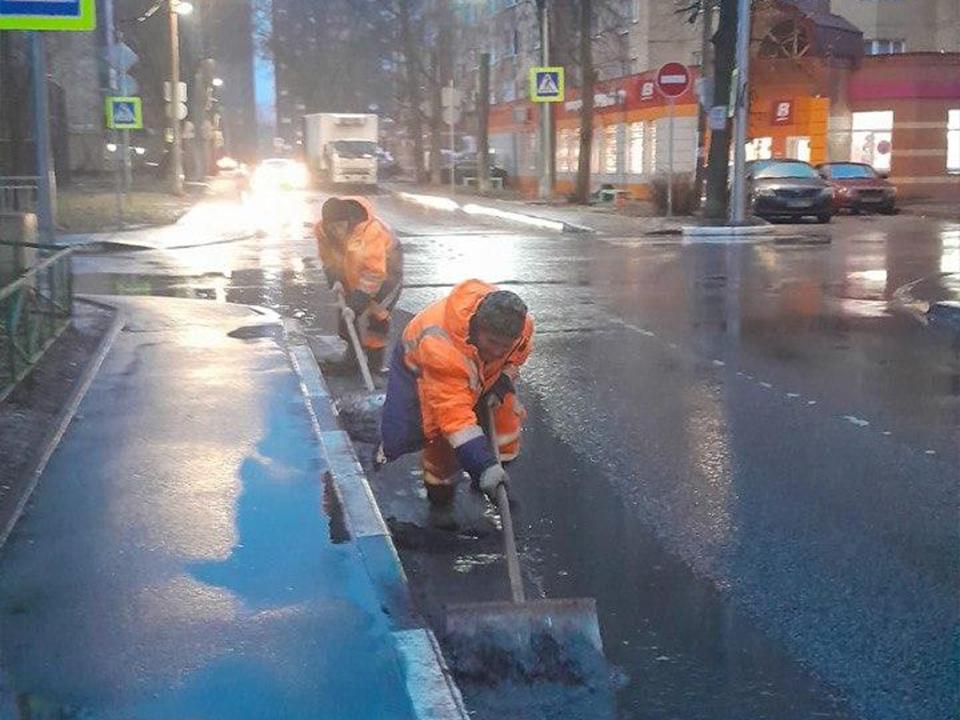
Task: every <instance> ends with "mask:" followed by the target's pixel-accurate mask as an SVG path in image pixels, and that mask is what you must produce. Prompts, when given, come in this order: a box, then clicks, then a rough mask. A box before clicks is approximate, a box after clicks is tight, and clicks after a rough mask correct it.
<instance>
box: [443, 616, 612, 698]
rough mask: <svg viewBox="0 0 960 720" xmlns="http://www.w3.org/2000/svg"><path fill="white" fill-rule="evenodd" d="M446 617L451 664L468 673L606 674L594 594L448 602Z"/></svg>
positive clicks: (563, 678) (505, 676)
mask: <svg viewBox="0 0 960 720" xmlns="http://www.w3.org/2000/svg"><path fill="white" fill-rule="evenodd" d="M446 619H447V623H446V630H447V635H446V638H447V641H448V644H449V646H450V647H451V656H452V660H451V663H452V665H453V666H454V669H455V670H456V671H457V672H458V673H459V674H460V675H462V676H464V677H466V678H469V679H472V680H479V681H482V682H484V683H494V682H502V681H505V680H521V681H535V680H548V681H554V682H563V683H568V684H591V682H592V681H594V680H596V679H598V678H603V677H605V676H606V663H605V662H604V660H603V642H602V640H601V638H600V624H599V622H598V621H597V608H596V603H595V601H594V600H593V599H592V598H574V599H564V600H531V601H528V602H523V603H513V602H487V603H469V604H459V605H450V606H448V607H447V618H446Z"/></svg>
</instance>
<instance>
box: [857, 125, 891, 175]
mask: <svg viewBox="0 0 960 720" xmlns="http://www.w3.org/2000/svg"><path fill="white" fill-rule="evenodd" d="M892 150H893V110H873V111H869V112H855V113H853V135H852V137H851V143H850V160H851V161H852V162H861V163H866V164H867V165H872V166H873V168H874V169H876V170H889V169H890V155H891V152H892Z"/></svg>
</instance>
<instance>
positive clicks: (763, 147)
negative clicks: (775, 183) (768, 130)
mask: <svg viewBox="0 0 960 720" xmlns="http://www.w3.org/2000/svg"><path fill="white" fill-rule="evenodd" d="M771 157H773V138H771V137H758V138H754V139H753V140H751V141H750V142H748V143H747V146H746V159H747V160H768V159H769V158H771Z"/></svg>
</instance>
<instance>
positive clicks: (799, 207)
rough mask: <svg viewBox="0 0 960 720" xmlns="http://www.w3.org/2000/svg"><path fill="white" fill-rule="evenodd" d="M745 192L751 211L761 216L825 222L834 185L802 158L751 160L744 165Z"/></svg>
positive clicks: (827, 217)
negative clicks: (807, 217) (813, 218)
mask: <svg viewBox="0 0 960 720" xmlns="http://www.w3.org/2000/svg"><path fill="white" fill-rule="evenodd" d="M746 177H747V192H748V197H749V198H750V207H751V209H752V211H753V214H754V215H758V216H760V217H764V218H773V217H792V218H801V217H806V216H811V217H815V218H816V219H817V221H818V222H822V223H828V222H830V218H831V217H832V216H833V188H832V187H830V184H829V183H828V182H827V181H826V180H824V179H823V178H822V177H820V174H819V173H818V172H817V170H816V168H814V167H813V166H812V165H811V164H810V163H806V162H803V161H802V160H751V161H750V162H748V163H747V166H746Z"/></svg>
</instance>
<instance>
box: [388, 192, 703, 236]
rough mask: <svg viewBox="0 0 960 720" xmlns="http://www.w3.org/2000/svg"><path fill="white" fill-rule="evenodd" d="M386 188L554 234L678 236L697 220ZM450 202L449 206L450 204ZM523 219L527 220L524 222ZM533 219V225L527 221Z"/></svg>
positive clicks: (412, 199) (425, 202)
mask: <svg viewBox="0 0 960 720" xmlns="http://www.w3.org/2000/svg"><path fill="white" fill-rule="evenodd" d="M385 187H386V189H387V190H388V191H389V192H391V193H393V194H394V195H395V196H396V197H399V198H400V199H402V200H406V201H409V202H413V203H417V204H420V205H424V206H426V207H435V208H437V209H440V210H443V209H446V210H448V211H451V212H463V213H466V214H468V215H486V216H491V217H500V218H501V219H503V220H504V221H506V222H511V223H514V224H529V225H531V226H536V225H537V223H536V222H535V221H537V220H540V221H546V222H547V223H552V224H554V225H555V227H552V228H551V227H549V226H545V229H553V230H555V231H557V232H573V233H576V232H596V233H601V234H603V235H609V236H614V237H618V236H622V237H636V236H640V235H648V236H654V237H655V236H658V235H680V233H681V228H682V227H683V226H684V225H691V224H697V223H698V222H699V219H698V218H691V217H675V218H666V217H633V216H630V215H621V214H620V213H618V212H616V210H615V209H613V208H608V207H588V206H583V205H569V204H557V205H555V204H547V203H542V202H533V201H525V200H503V199H499V198H491V197H486V196H482V195H476V194H472V193H470V192H469V190H468V189H466V188H464V191H463V192H459V191H458V192H457V193H456V194H455V195H454V194H452V193H451V192H450V189H449V188H438V187H434V186H418V185H402V184H396V183H393V184H387V185H386V186H385ZM436 198H442V199H443V200H445V201H446V202H441V205H442V206H444V207H437V203H435V202H432V200H431V199H436ZM450 203H453V204H450ZM525 218H526V219H527V220H525ZM529 220H533V221H534V222H529Z"/></svg>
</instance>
